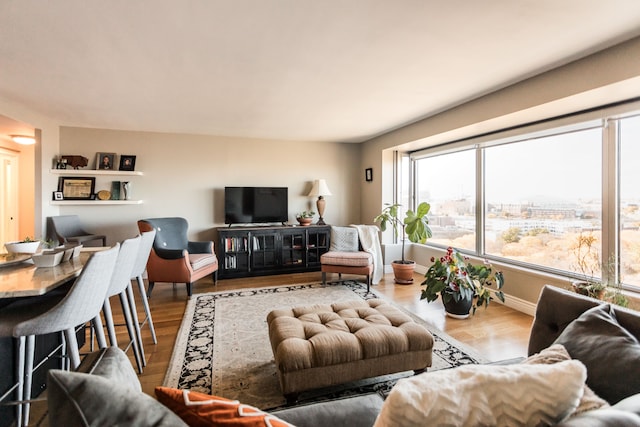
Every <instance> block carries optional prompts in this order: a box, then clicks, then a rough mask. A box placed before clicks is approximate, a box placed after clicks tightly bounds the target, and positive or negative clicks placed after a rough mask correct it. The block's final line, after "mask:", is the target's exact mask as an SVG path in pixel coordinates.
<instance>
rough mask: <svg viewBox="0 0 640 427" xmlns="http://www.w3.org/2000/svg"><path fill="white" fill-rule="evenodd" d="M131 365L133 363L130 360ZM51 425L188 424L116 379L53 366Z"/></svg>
mask: <svg viewBox="0 0 640 427" xmlns="http://www.w3.org/2000/svg"><path fill="white" fill-rule="evenodd" d="M126 363H127V364H128V365H131V363H130V362H129V361H128V360H127V362H126ZM47 394H48V410H49V423H50V425H52V426H65V427H76V426H82V427H87V426H115V425H122V426H125V425H126V426H134V427H138V426H139V427H143V426H157V427H161V426H185V425H186V424H185V423H184V422H182V420H181V419H180V418H179V417H178V416H176V415H175V414H174V413H173V412H171V411H170V410H169V409H168V408H166V407H165V406H163V405H162V404H161V403H159V402H157V401H156V400H154V399H153V398H152V397H150V396H148V395H146V394H144V393H141V392H140V391H137V390H134V389H132V388H131V386H130V385H127V384H122V383H120V382H117V381H115V380H113V379H107V378H103V377H101V376H98V375H91V374H85V373H80V372H67V371H61V370H58V369H52V370H50V371H49V372H48V382H47Z"/></svg>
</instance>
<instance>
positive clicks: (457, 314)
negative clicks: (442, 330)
mask: <svg viewBox="0 0 640 427" xmlns="http://www.w3.org/2000/svg"><path fill="white" fill-rule="evenodd" d="M442 303H443V304H444V311H445V313H446V314H447V316H449V317H453V318H455V319H466V318H467V317H469V313H470V312H471V306H472V305H473V299H461V300H460V301H456V300H454V299H453V298H451V299H449V301H448V302H445V301H444V298H442Z"/></svg>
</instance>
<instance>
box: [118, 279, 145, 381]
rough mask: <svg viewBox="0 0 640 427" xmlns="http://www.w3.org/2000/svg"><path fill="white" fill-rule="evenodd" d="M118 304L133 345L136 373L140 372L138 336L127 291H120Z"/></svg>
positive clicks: (140, 359)
mask: <svg viewBox="0 0 640 427" xmlns="http://www.w3.org/2000/svg"><path fill="white" fill-rule="evenodd" d="M120 304H121V305H122V314H124V322H125V324H126V325H127V332H129V340H130V341H131V345H132V346H133V355H134V356H135V359H136V365H137V367H138V373H140V374H141V373H142V358H141V356H140V349H139V348H138V337H137V336H136V332H135V330H134V329H133V319H132V318H131V312H130V311H129V299H128V298H127V292H126V291H122V292H120Z"/></svg>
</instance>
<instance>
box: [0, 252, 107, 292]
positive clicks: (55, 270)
mask: <svg viewBox="0 0 640 427" xmlns="http://www.w3.org/2000/svg"><path fill="white" fill-rule="evenodd" d="M102 249H104V248H102V247H100V248H82V249H81V251H80V254H79V256H77V257H75V258H71V259H69V260H68V261H64V262H61V263H60V264H58V265H56V266H54V267H36V266H35V264H34V263H33V261H31V256H30V255H28V254H0V299H4V298H21V297H32V296H39V295H44V294H46V293H47V292H49V291H52V290H53V289H56V288H57V287H59V286H61V285H64V284H65V283H68V282H69V281H70V280H73V279H75V278H76V277H78V275H79V274H80V272H81V271H82V267H83V266H84V264H85V263H86V262H87V260H88V259H89V257H90V256H91V255H92V254H93V252H95V251H96V250H102Z"/></svg>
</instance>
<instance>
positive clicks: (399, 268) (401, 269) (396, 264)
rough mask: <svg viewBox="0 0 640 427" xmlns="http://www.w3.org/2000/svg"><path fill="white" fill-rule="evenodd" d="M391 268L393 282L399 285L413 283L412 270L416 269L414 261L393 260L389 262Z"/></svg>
mask: <svg viewBox="0 0 640 427" xmlns="http://www.w3.org/2000/svg"><path fill="white" fill-rule="evenodd" d="M391 267H392V268H393V276H394V279H395V282H396V283H397V284H399V285H410V284H412V283H413V271H414V270H415V269H416V263H415V262H414V261H405V263H404V264H403V263H402V261H393V262H392V263H391Z"/></svg>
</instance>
